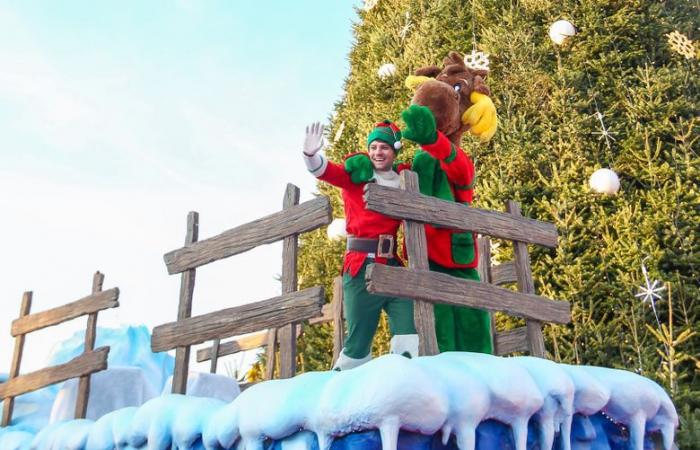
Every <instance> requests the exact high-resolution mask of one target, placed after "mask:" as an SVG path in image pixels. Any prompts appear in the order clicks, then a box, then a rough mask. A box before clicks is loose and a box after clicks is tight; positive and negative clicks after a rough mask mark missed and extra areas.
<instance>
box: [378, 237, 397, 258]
mask: <svg viewBox="0 0 700 450" xmlns="http://www.w3.org/2000/svg"><path fill="white" fill-rule="evenodd" d="M387 242H388V247H389V248H386V247H387ZM377 256H378V257H379V258H387V259H390V258H393V257H394V236H393V235H391V234H380V235H379V239H378V242H377Z"/></svg>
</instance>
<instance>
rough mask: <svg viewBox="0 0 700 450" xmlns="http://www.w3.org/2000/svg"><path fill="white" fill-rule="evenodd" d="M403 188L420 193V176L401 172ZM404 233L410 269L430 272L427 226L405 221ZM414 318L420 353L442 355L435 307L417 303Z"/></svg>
mask: <svg viewBox="0 0 700 450" xmlns="http://www.w3.org/2000/svg"><path fill="white" fill-rule="evenodd" d="M401 188H402V189H404V190H406V191H408V192H416V193H417V192H419V189H418V175H417V174H416V173H415V172H412V171H410V170H404V171H403V172H401ZM404 233H405V235H406V251H407V253H408V267H409V268H411V269H418V270H429V266H428V243H427V240H426V237H425V226H424V225H423V224H422V223H418V222H414V221H411V220H405V221H404ZM413 317H414V321H415V323H416V330H417V331H418V336H419V337H420V341H419V342H420V348H419V353H420V354H421V355H426V356H429V355H437V354H438V353H440V350H439V349H438V344H437V337H436V336H435V315H434V313H433V305H432V304H431V303H429V302H422V301H415V302H414V308H413Z"/></svg>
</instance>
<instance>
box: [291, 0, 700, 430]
mask: <svg viewBox="0 0 700 450" xmlns="http://www.w3.org/2000/svg"><path fill="white" fill-rule="evenodd" d="M699 18H700V10H699V9H698V4H697V2H688V1H680V0H677V1H664V2H655V1H642V0H630V1H619V0H579V1H572V0H564V1H556V2H555V1H552V0H520V1H515V0H513V1H496V0H472V1H460V0H440V1H433V0H412V1H408V0H379V1H378V2H376V5H375V6H374V7H372V8H367V9H364V10H359V11H358V22H357V23H356V24H355V27H354V32H355V43H354V46H353V48H352V51H351V53H350V55H349V59H350V73H349V74H348V77H347V79H346V82H345V95H344V97H343V99H342V100H341V101H339V102H338V103H337V104H336V105H335V114H334V115H333V117H332V118H331V119H330V124H331V125H330V130H329V134H328V138H329V141H330V143H331V146H330V148H329V149H328V150H327V152H326V153H327V155H328V157H329V158H330V159H332V160H335V161H339V160H341V159H342V157H343V156H344V155H345V154H347V153H350V152H354V151H358V150H361V149H363V147H364V145H363V142H364V138H365V136H366V133H367V130H369V129H370V127H371V124H372V123H374V122H376V121H378V120H381V119H384V118H388V119H391V120H398V119H399V117H400V112H401V110H403V109H404V108H405V107H406V106H408V104H409V103H410V98H411V92H409V91H408V90H407V89H406V88H405V87H404V86H403V80H404V78H405V77H406V76H407V75H409V74H411V73H412V71H413V70H415V69H416V68H418V67H421V66H424V65H430V64H439V63H440V62H441V61H442V58H443V57H444V56H446V55H447V53H448V51H450V50H458V51H460V52H462V53H464V52H469V51H471V50H472V46H473V45H475V44H476V45H477V46H478V49H479V50H481V51H483V52H486V53H488V54H490V60H491V71H490V75H489V79H488V80H487V82H488V84H489V86H490V88H491V90H492V93H493V99H494V102H495V103H496V106H497V109H498V112H499V121H500V124H499V131H498V132H497V134H496V137H495V138H494V139H493V140H492V141H491V142H490V143H489V144H487V145H479V144H478V143H477V142H475V141H474V140H472V139H470V138H469V137H465V138H464V140H463V143H462V147H463V148H464V150H465V151H467V152H468V153H469V154H470V155H472V157H473V158H474V160H475V162H476V166H477V174H478V184H477V187H476V193H477V196H478V197H477V200H476V202H475V205H474V206H476V207H479V208H487V209H495V210H503V209H504V201H505V200H507V199H514V200H517V201H519V202H520V203H521V204H522V208H523V213H524V214H525V215H526V216H528V217H531V218H536V219H539V220H544V221H549V222H553V223H554V224H555V225H556V226H557V229H558V230H559V233H560V242H559V247H558V248H557V249H555V250H548V249H536V248H532V249H531V258H532V264H533V275H534V277H535V280H536V289H537V291H538V293H540V294H541V295H544V296H547V297H551V298H555V299H560V300H566V301H569V302H571V305H572V316H573V317H572V322H571V323H570V324H568V325H566V326H550V325H548V326H546V327H545V329H544V332H545V338H546V344H547V351H548V353H549V355H548V356H549V357H551V358H552V359H554V360H556V361H562V362H567V363H576V364H592V365H601V366H608V367H617V368H624V369H627V370H633V371H637V372H638V373H641V374H643V375H645V376H648V377H651V378H653V379H656V380H657V381H659V382H660V383H662V384H663V385H664V386H665V387H666V388H667V389H668V390H669V392H671V393H672V395H673V396H674V401H675V402H676V405H677V407H678V410H679V411H681V412H682V413H683V414H684V421H685V423H691V422H693V421H694V422H693V423H696V422H697V420H698V419H697V417H698V416H700V365H699V363H698V359H699V356H700V354H699V348H700V333H694V331H697V329H698V323H700V317H699V316H700V283H699V282H698V280H700V238H699V237H698V236H699V235H700V207H699V206H698V205H700V155H699V154H698V139H699V137H700V133H699V132H700V119H698V115H697V112H698V111H699V110H700V96H699V93H700V70H699V69H700V64H698V53H699V52H698V50H697V49H698V45H697V43H696V44H694V45H695V47H694V49H695V55H694V57H692V56H693V55H692V54H686V55H685V56H683V55H682V54H680V53H679V52H677V51H674V49H673V48H672V46H670V45H669V42H668V38H667V34H668V33H671V32H673V31H678V32H680V33H682V34H684V35H685V36H687V37H689V38H690V39H693V38H695V39H698V38H700V36H698V35H697V30H698V29H700V20H699ZM559 19H567V20H569V21H571V22H572V23H574V24H575V25H576V27H577V31H578V32H577V34H576V36H573V37H570V38H568V39H567V41H566V42H565V43H564V45H561V46H557V45H555V44H554V43H553V42H552V41H551V40H550V39H549V37H548V35H547V30H548V28H549V26H550V24H551V23H553V22H554V21H556V20H559ZM385 63H393V64H394V65H395V66H396V73H395V75H394V76H390V77H385V78H383V79H382V78H381V77H379V76H378V75H377V69H378V68H379V67H380V66H381V65H383V64H385ZM603 126H604V127H605V129H607V130H608V131H609V133H610V134H608V135H607V136H606V135H602V134H601V132H602V131H603V128H602V127H603ZM414 151H415V147H414V146H412V145H407V146H405V149H404V150H403V151H402V154H401V157H402V158H404V159H410V158H411V156H412V154H413V152H414ZM602 167H610V168H612V169H613V170H615V171H616V172H617V174H618V175H619V176H620V180H621V188H620V191H619V193H618V194H617V195H614V196H606V195H602V194H596V193H593V192H591V189H590V188H589V187H588V179H589V177H590V176H591V174H592V173H593V172H594V171H595V170H596V169H599V168H602ZM319 192H320V194H322V195H328V196H329V197H330V198H331V199H332V202H333V205H334V215H335V216H336V217H340V216H342V206H341V204H340V195H339V192H338V191H337V190H336V189H335V188H332V187H328V186H326V185H324V184H319ZM509 252H510V249H509V247H508V244H507V243H501V245H500V246H499V247H498V248H496V249H495V258H496V259H500V260H505V259H508V257H509V256H510V255H509ZM342 253H343V249H342V243H339V242H331V241H329V240H328V239H327V238H326V237H325V234H324V232H323V231H319V232H317V233H314V234H310V235H308V236H306V237H305V238H304V239H303V242H302V250H301V260H302V263H301V267H302V268H301V271H302V272H301V278H302V285H303V286H309V285H313V284H323V285H325V286H326V288H327V290H328V292H331V290H330V287H331V281H332V278H333V277H334V276H337V275H338V274H339V271H340V264H341V262H340V261H341V258H342ZM642 264H644V265H645V267H646V268H647V269H648V272H649V277H650V278H651V279H658V280H661V281H663V282H664V283H665V286H667V289H666V290H665V291H663V292H661V296H662V299H661V300H658V299H657V300H656V302H655V305H654V306H655V312H654V310H652V308H651V307H650V305H649V303H643V302H642V301H641V299H639V298H637V297H635V294H636V293H637V290H638V286H641V285H643V284H644V282H645V280H644V277H643V274H642V270H641V267H642ZM498 323H499V326H500V327H513V326H515V325H516V324H517V323H519V321H518V320H517V319H513V318H507V317H500V316H499V318H498ZM386 338H387V336H386V330H385V329H384V330H383V333H382V336H380V339H377V342H378V345H380V346H382V345H383V346H386ZM329 341H330V331H329V329H328V326H323V327H309V328H307V329H306V331H305V334H304V338H303V342H302V343H301V344H302V348H301V350H300V351H302V352H303V360H304V369H305V370H322V369H327V368H328V367H329V366H330V353H331V352H330V349H331V348H332V344H331V343H330V342H329ZM693 417H694V419H693ZM684 432H685V433H687V432H688V431H687V430H682V431H681V435H680V436H679V442H680V441H681V440H682V439H683V433H684Z"/></svg>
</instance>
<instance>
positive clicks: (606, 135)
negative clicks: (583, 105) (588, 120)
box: [591, 111, 617, 148]
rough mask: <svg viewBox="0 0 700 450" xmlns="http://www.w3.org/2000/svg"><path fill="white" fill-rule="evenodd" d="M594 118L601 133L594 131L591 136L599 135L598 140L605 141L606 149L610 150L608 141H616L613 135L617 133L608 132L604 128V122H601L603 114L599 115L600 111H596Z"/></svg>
mask: <svg viewBox="0 0 700 450" xmlns="http://www.w3.org/2000/svg"><path fill="white" fill-rule="evenodd" d="M594 116H595V117H596V119H598V121H599V122H600V129H601V131H594V132H593V133H591V134H597V135H599V137H598V140H601V139H605V143H606V144H607V146H608V148H610V141H615V140H616V139H615V137H614V136H613V135H614V134H617V133H615V132H612V131H610V130H608V128H607V127H606V126H605V122H603V113H601V112H600V111H596V112H595V114H594Z"/></svg>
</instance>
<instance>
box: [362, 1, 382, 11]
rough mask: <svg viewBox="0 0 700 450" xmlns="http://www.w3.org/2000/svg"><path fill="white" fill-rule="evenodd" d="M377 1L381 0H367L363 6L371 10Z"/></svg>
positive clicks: (366, 9)
mask: <svg viewBox="0 0 700 450" xmlns="http://www.w3.org/2000/svg"><path fill="white" fill-rule="evenodd" d="M377 3H379V0H365V4H364V6H362V9H364V10H365V11H369V10H371V9H372V8H374V7H375V6H377Z"/></svg>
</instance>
